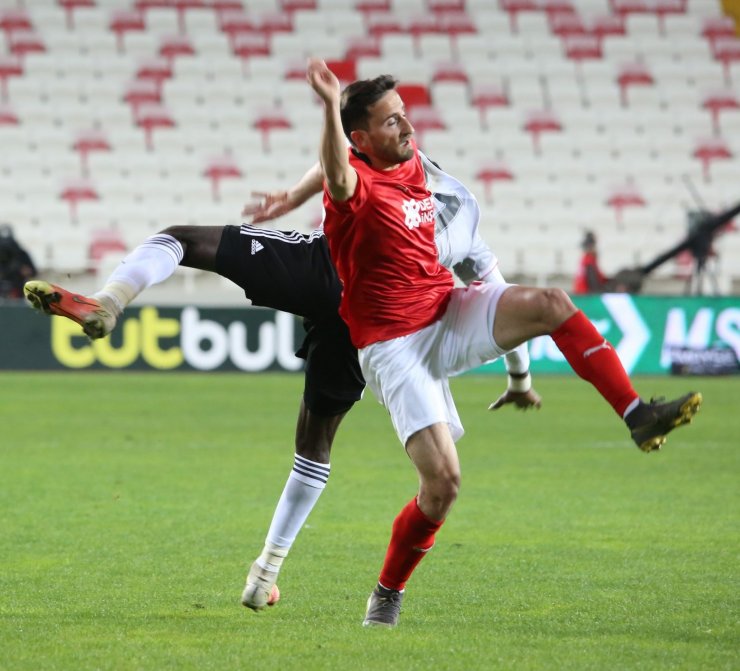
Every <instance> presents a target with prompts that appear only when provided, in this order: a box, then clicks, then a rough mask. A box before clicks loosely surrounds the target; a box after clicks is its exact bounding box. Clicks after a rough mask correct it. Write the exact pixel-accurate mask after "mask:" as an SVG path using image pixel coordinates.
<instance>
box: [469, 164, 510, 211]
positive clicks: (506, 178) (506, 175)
mask: <svg viewBox="0 0 740 671" xmlns="http://www.w3.org/2000/svg"><path fill="white" fill-rule="evenodd" d="M475 179H477V180H478V181H480V182H482V183H483V193H484V194H485V198H486V203H488V204H489V205H490V204H492V203H493V184H494V183H495V182H502V181H503V182H511V181H512V180H513V179H514V173H513V172H512V171H511V169H510V168H509V166H507V165H506V164H505V163H502V162H501V161H485V162H484V163H483V164H481V166H480V168H479V169H478V171H477V172H476V173H475Z"/></svg>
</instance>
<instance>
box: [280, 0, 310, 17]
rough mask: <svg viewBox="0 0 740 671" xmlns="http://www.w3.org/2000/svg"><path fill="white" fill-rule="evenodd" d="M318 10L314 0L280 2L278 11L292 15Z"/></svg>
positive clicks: (281, 0) (286, 0)
mask: <svg viewBox="0 0 740 671" xmlns="http://www.w3.org/2000/svg"><path fill="white" fill-rule="evenodd" d="M317 8H318V4H317V2H316V0H280V11H282V12H287V13H289V14H290V13H293V12H297V11H302V10H314V9H317Z"/></svg>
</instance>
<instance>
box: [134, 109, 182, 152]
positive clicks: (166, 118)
mask: <svg viewBox="0 0 740 671" xmlns="http://www.w3.org/2000/svg"><path fill="white" fill-rule="evenodd" d="M134 122H135V123H136V125H137V126H139V127H140V128H142V129H143V130H144V139H145V142H146V146H147V149H149V150H150V151H151V150H152V149H154V131H155V130H158V129H162V128H173V127H174V126H175V120H174V118H173V117H172V115H171V114H170V112H169V110H168V109H167V108H166V107H165V106H164V105H161V104H158V103H142V104H141V105H139V107H138V108H137V109H136V111H135V112H134Z"/></svg>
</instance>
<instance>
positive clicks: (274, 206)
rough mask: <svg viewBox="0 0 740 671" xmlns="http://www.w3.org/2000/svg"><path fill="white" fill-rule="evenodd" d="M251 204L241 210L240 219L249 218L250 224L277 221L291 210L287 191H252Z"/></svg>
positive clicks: (291, 206)
mask: <svg viewBox="0 0 740 671" xmlns="http://www.w3.org/2000/svg"><path fill="white" fill-rule="evenodd" d="M252 198H254V199H255V200H253V201H252V202H249V203H247V204H246V205H245V206H244V209H242V217H250V218H251V223H253V224H262V223H264V222H266V221H271V220H272V219H277V218H278V217H282V216H283V215H284V214H287V213H288V212H290V211H291V210H292V209H293V205H292V204H291V203H290V201H289V200H288V192H287V191H273V192H272V193H267V192H265V191H252Z"/></svg>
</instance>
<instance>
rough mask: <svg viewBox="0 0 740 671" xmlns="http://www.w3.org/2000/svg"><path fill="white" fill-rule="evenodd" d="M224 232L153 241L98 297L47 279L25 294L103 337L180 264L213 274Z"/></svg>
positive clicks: (203, 230)
mask: <svg viewBox="0 0 740 671" xmlns="http://www.w3.org/2000/svg"><path fill="white" fill-rule="evenodd" d="M223 230H224V229H223V227H222V226H173V227H170V228H167V229H165V230H164V231H162V232H160V233H157V234H156V235H153V236H151V237H149V238H147V239H146V240H144V242H142V243H141V244H140V245H139V246H138V247H136V248H135V249H134V250H133V251H132V252H131V253H130V254H128V255H127V256H126V258H125V259H123V261H121V263H120V264H119V265H118V266H117V267H116V268H115V270H114V271H113V273H112V274H111V275H110V277H108V279H107V280H106V281H105V283H104V285H103V287H102V288H101V289H100V290H99V291H97V292H95V293H94V294H92V296H82V295H80V294H75V293H72V292H70V291H68V290H66V289H64V288H63V287H60V286H57V285H53V284H50V283H48V282H44V281H41V280H32V281H30V282H27V283H26V285H25V287H24V293H25V295H26V298H27V299H28V301H29V302H30V303H31V305H32V306H33V307H34V308H36V309H38V310H41V311H43V312H45V313H47V314H55V315H62V316H64V317H67V318H69V319H72V320H73V321H75V322H77V323H78V324H80V325H81V326H82V328H83V330H84V331H85V333H86V334H87V335H88V336H89V337H90V338H102V337H104V336H106V335H108V334H109V333H110V332H111V331H112V330H113V329H114V328H115V325H116V322H117V320H118V318H119V317H120V315H121V313H122V312H123V310H124V309H125V308H126V306H127V305H128V304H129V303H131V301H133V300H134V298H136V296H138V295H139V294H140V293H141V292H142V291H144V290H145V289H147V288H148V287H150V286H152V285H153V284H157V283H159V282H163V281H164V280H166V279H167V278H168V277H170V275H172V274H173V273H174V272H175V270H176V269H177V267H178V265H185V266H189V267H191V268H198V269H201V270H209V271H213V270H214V269H215V263H216V252H217V250H218V246H219V243H220V240H221V237H222V233H223Z"/></svg>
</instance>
